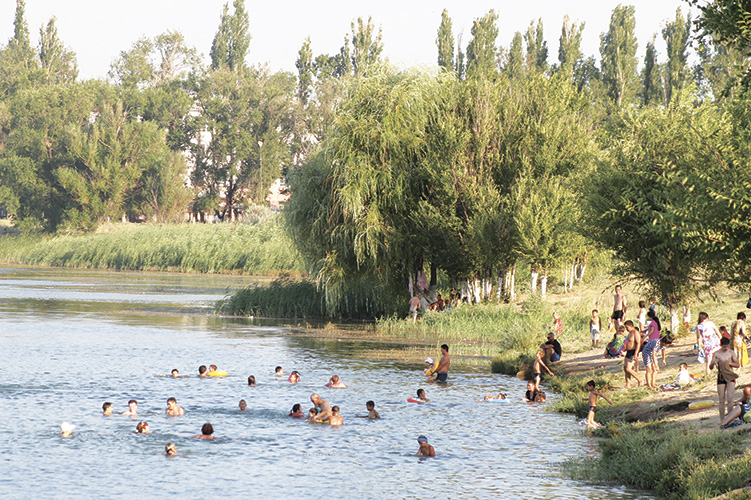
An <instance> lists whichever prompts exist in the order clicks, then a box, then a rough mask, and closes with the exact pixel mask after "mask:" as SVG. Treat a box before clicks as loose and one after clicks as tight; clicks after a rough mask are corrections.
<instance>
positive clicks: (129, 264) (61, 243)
mask: <svg viewBox="0 0 751 500" xmlns="http://www.w3.org/2000/svg"><path fill="white" fill-rule="evenodd" d="M108 228H109V229H110V230H111V232H108V233H95V234H85V235H59V236H51V237H49V236H32V235H29V236H7V237H3V238H0V259H2V260H4V261H6V262H15V263H19V264H28V265H42V266H53V267H75V268H92V269H119V270H134V271H140V270H150V271H180V272H202V273H222V272H225V273H242V274H279V273H283V272H300V273H301V272H302V271H303V263H302V259H301V257H300V256H299V254H298V253H297V251H296V250H295V249H294V246H293V245H292V242H291V241H290V239H289V237H288V236H287V234H286V233H285V232H284V230H283V228H282V223H281V220H280V219H279V217H278V216H273V215H269V216H268V217H265V218H260V219H259V220H258V222H257V223H256V224H236V223H222V224H188V223H184V224H122V225H120V224H117V225H112V226H109V227H108Z"/></svg>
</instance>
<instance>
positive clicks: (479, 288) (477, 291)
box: [472, 280, 482, 304]
mask: <svg viewBox="0 0 751 500" xmlns="http://www.w3.org/2000/svg"><path fill="white" fill-rule="evenodd" d="M472 285H473V286H472V288H473V291H474V293H475V304H479V303H480V300H481V298H482V283H480V280H475V282H474V283H473V284H472Z"/></svg>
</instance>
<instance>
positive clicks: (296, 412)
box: [287, 403, 313, 418]
mask: <svg viewBox="0 0 751 500" xmlns="http://www.w3.org/2000/svg"><path fill="white" fill-rule="evenodd" d="M311 409H313V408H311ZM287 416H288V417H292V418H303V417H304V416H305V414H304V413H303V412H302V406H301V405H300V403H295V404H293V405H292V411H291V412H289V415H287Z"/></svg>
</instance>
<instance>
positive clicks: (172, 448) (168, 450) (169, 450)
mask: <svg viewBox="0 0 751 500" xmlns="http://www.w3.org/2000/svg"><path fill="white" fill-rule="evenodd" d="M164 453H165V454H167V455H169V456H170V457H174V456H175V455H177V446H176V445H175V443H167V445H166V446H165V447H164Z"/></svg>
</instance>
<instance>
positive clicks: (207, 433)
mask: <svg viewBox="0 0 751 500" xmlns="http://www.w3.org/2000/svg"><path fill="white" fill-rule="evenodd" d="M193 437H194V438H198V439H219V436H214V426H213V425H211V424H209V423H205V424H203V426H201V434H198V435H196V436H193Z"/></svg>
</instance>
